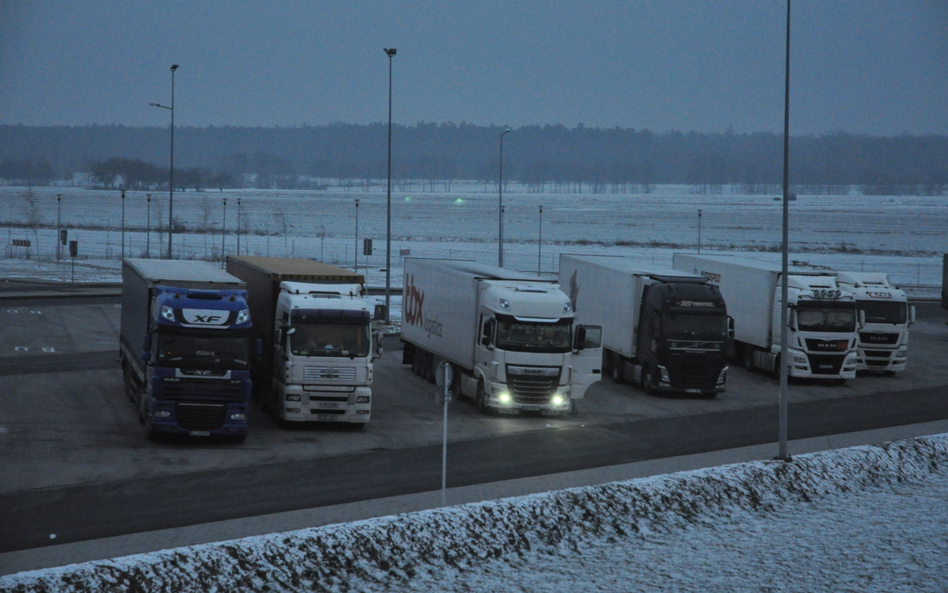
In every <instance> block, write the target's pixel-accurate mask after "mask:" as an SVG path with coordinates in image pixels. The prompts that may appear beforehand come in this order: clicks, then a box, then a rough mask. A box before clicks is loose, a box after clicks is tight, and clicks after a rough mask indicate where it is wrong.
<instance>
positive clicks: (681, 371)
mask: <svg viewBox="0 0 948 593" xmlns="http://www.w3.org/2000/svg"><path fill="white" fill-rule="evenodd" d="M665 368H666V369H668V378H669V379H671V384H672V386H673V387H681V388H683V389H713V388H714V387H715V386H716V385H717V382H718V376H719V375H720V374H721V369H722V368H724V363H723V361H721V360H720V358H719V357H718V356H717V355H715V356H713V357H712V356H704V355H700V354H684V353H672V355H671V357H670V359H669V361H668V365H667V366H666V367H665Z"/></svg>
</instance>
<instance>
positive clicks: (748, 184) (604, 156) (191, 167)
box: [0, 123, 948, 195]
mask: <svg viewBox="0 0 948 593" xmlns="http://www.w3.org/2000/svg"><path fill="white" fill-rule="evenodd" d="M505 129H506V127H505V126H496V125H491V126H476V125H472V124H466V123H462V124H454V123H445V124H434V123H419V124H416V125H414V126H404V125H394V126H393V128H392V179H393V184H394V185H395V186H396V187H398V188H409V189H412V190H413V191H414V189H415V188H416V187H417V186H418V185H420V186H421V189H422V190H431V191H436V190H438V191H440V190H446V191H450V189H451V184H452V183H453V182H455V181H459V180H474V181H481V182H484V183H485V184H491V183H492V184H495V185H496V183H497V180H498V164H499V158H500V138H501V134H502V133H503V131H504V130H505ZM387 138H388V126H387V125H386V124H382V123H375V124H366V125H360V124H344V123H335V124H329V125H324V126H299V127H289V128H262V127H256V128H253V127H230V126H226V127H213V126H212V127H206V128H197V127H181V126H178V127H176V128H175V146H174V159H175V187H176V189H190V188H194V189H212V188H213V189H224V188H238V187H258V188H272V189H320V188H325V187H326V186H328V185H330V184H332V185H336V186H346V187H353V186H361V187H365V188H366V189H368V188H369V187H371V186H372V185H373V184H374V183H376V182H377V181H378V180H379V179H385V178H386V175H387V160H386V159H387V152H386V150H387ZM503 142H504V152H503V155H504V181H505V182H517V183H521V184H526V185H527V186H528V188H529V190H530V191H536V192H543V191H593V192H615V193H620V192H622V193H624V192H645V193H647V192H649V191H650V188H651V187H652V186H654V185H657V184H689V185H692V186H694V187H695V188H696V191H698V192H701V193H711V194H713V193H720V192H721V191H722V188H723V187H725V186H738V187H740V188H741V191H742V192H746V193H771V192H773V191H774V187H775V186H779V185H780V184H781V183H782V178H783V136H782V135H780V134H774V133H753V134H746V133H745V134H738V133H735V132H733V131H732V130H728V131H727V132H724V133H700V132H679V131H670V132H664V133H655V132H651V131H649V130H647V129H646V130H638V131H636V130H634V129H628V128H587V127H585V126H583V125H581V124H580V125H578V126H576V127H574V128H568V127H566V126H563V125H546V126H524V127H520V128H515V129H513V130H512V131H511V133H509V134H507V135H506V136H504V140H503ZM169 152H170V136H169V129H168V128H158V127H128V126H120V125H107V126H99V125H93V126H42V127H40V126H23V125H17V126H10V125H4V126H0V180H3V181H4V182H5V183H7V184H13V183H17V184H23V183H29V184H34V185H44V184H49V183H52V182H54V181H56V180H63V179H71V178H72V177H73V174H74V173H77V172H82V173H87V174H88V175H90V177H89V179H91V180H92V183H93V184H95V185H97V186H100V187H112V186H114V184H116V183H118V182H122V183H124V184H126V185H127V186H128V187H129V188H134V189H144V188H154V189H159V188H161V187H162V186H163V187H165V188H167V185H168V162H169ZM790 183H791V184H792V185H793V186H794V187H796V188H807V189H808V190H809V191H808V192H807V193H844V192H843V191H842V190H843V188H848V187H849V186H854V185H855V186H860V187H861V188H862V191H863V192H864V193H868V194H901V195H913V194H924V195H941V194H942V193H944V192H945V189H946V186H948V136H943V135H922V136H916V135H910V134H904V135H900V136H890V137H886V136H864V135H855V134H849V133H846V132H833V133H828V134H821V135H809V136H791V138H790Z"/></svg>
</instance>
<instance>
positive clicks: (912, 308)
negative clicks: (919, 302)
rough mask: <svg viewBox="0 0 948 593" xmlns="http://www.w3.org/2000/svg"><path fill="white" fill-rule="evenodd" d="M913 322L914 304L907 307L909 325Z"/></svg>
mask: <svg viewBox="0 0 948 593" xmlns="http://www.w3.org/2000/svg"><path fill="white" fill-rule="evenodd" d="M913 323H915V305H912V306H911V307H909V325H911V324H913Z"/></svg>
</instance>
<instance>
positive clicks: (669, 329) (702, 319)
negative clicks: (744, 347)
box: [662, 313, 727, 338]
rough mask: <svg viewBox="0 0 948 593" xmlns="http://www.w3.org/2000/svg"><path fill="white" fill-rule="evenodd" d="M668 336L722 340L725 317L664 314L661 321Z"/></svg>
mask: <svg viewBox="0 0 948 593" xmlns="http://www.w3.org/2000/svg"><path fill="white" fill-rule="evenodd" d="M662 323H663V325H664V330H665V334H666V335H669V336H675V335H678V336H681V335H684V336H707V337H715V338H724V337H725V336H726V335H727V317H726V316H724V315H694V314H692V313H666V314H665V315H664V319H663V320H662Z"/></svg>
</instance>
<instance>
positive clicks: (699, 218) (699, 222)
mask: <svg viewBox="0 0 948 593" xmlns="http://www.w3.org/2000/svg"><path fill="white" fill-rule="evenodd" d="M698 255H701V208H698Z"/></svg>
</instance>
